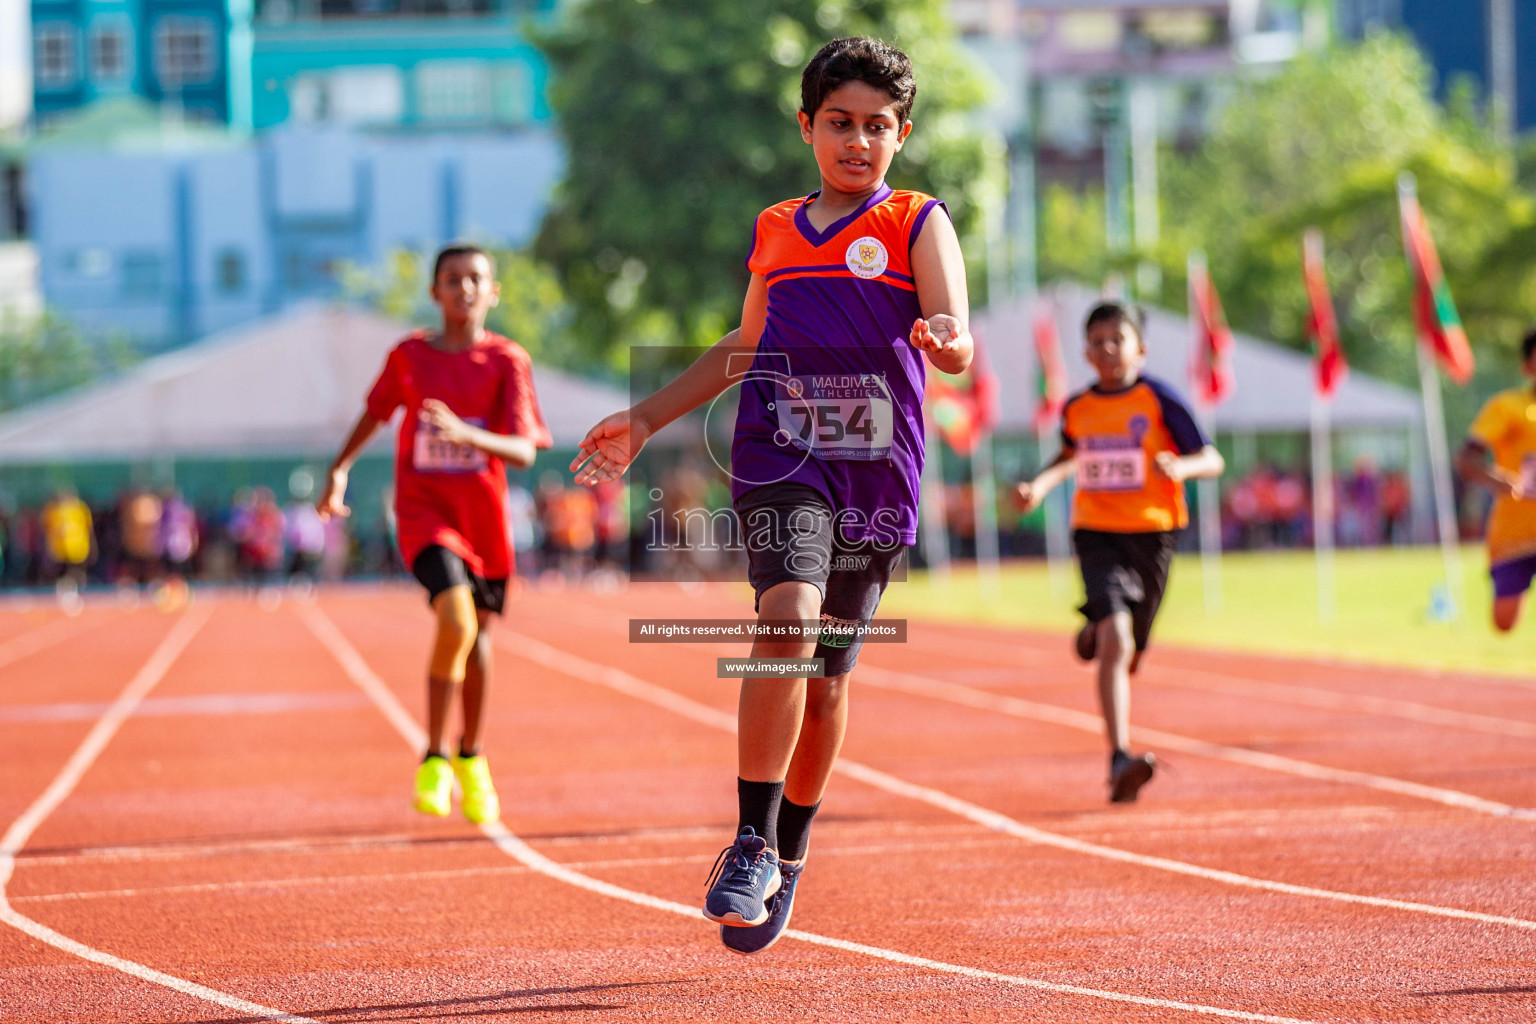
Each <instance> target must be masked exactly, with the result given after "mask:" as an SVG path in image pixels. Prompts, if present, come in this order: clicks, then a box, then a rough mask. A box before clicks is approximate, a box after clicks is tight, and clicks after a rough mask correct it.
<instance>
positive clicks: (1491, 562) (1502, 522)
mask: <svg viewBox="0 0 1536 1024" xmlns="http://www.w3.org/2000/svg"><path fill="white" fill-rule="evenodd" d="M1520 357H1521V362H1520V370H1521V372H1522V373H1523V374H1525V377H1526V380H1527V382H1528V383H1527V384H1526V386H1525V387H1521V388H1510V389H1509V390H1508V391H1501V392H1499V393H1498V394H1496V395H1494V396H1493V397H1492V398H1490V399H1488V401H1487V402H1486V403H1485V404H1484V405H1483V408H1482V411H1480V412H1479V413H1478V414H1477V419H1475V420H1473V421H1472V426H1471V428H1470V429H1469V430H1468V431H1467V439H1466V441H1465V442H1464V443H1463V444H1462V446H1461V450H1460V451H1459V452H1457V453H1456V471H1457V473H1459V474H1460V475H1461V478H1462V479H1463V480H1465V481H1466V482H1467V483H1470V484H1481V485H1482V486H1484V487H1486V488H1488V490H1490V491H1492V492H1493V511H1492V512H1491V513H1489V516H1488V573H1489V575H1490V576H1492V577H1493V625H1494V627H1495V628H1496V629H1498V630H1499V631H1500V632H1508V631H1509V630H1511V629H1513V628H1514V626H1515V622H1516V621H1517V620H1518V619H1519V618H1520V605H1521V602H1522V601H1524V599H1525V593H1526V591H1527V590H1529V589H1530V588H1531V579H1532V577H1533V576H1536V330H1532V331H1531V332H1530V333H1528V334H1527V335H1526V336H1525V340H1524V341H1522V342H1521V346H1520Z"/></svg>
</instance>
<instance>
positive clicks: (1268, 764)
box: [859, 665, 1536, 820]
mask: <svg viewBox="0 0 1536 1024" xmlns="http://www.w3.org/2000/svg"><path fill="white" fill-rule="evenodd" d="M859 682H861V683H863V684H865V685H866V686H876V687H879V688H880V689H882V690H892V691H896V692H900V693H907V694H911V695H913V696H916V697H927V698H930V699H934V700H942V701H948V702H949V703H951V704H963V705H965V706H966V707H972V708H980V709H982V710H985V711H994V712H997V713H999V714H1004V715H1009V716H1012V717H1014V718H1028V719H1032V720H1034V721H1037V722H1047V723H1050V724H1051V725H1062V726H1066V727H1067V728H1069V729H1078V730H1081V731H1083V732H1091V733H1093V734H1094V735H1096V736H1098V735H1102V734H1103V732H1104V720H1103V719H1102V718H1100V717H1099V716H1098V715H1092V714H1089V713H1087V712H1085V711H1074V710H1072V709H1071V708H1063V707H1058V706H1057V705H1055V704H1042V703H1040V702H1039V701H1033V700H1024V699H1022V698H1020V697H1008V696H1004V695H1002V694H996V693H989V692H987V691H985V690H977V689H975V688H973V687H969V686H961V685H960V684H959V683H949V682H945V681H944V680H942V679H930V678H928V677H927V676H918V675H913V674H912V673H910V672H893V671H892V670H890V669H887V668H878V667H876V666H874V665H861V666H859ZM1134 731H1135V733H1136V735H1137V736H1138V737H1139V738H1140V739H1142V740H1143V741H1144V742H1147V743H1152V744H1155V745H1157V746H1161V747H1166V748H1168V749H1169V750H1180V751H1183V752H1184V753H1186V754H1195V755H1198V756H1200V757H1210V758H1215V759H1216V760H1220V761H1229V762H1231V763H1233V764H1241V765H1245V766H1247V767H1249V768H1260V769H1263V770H1265V771H1272V772H1281V773H1283V774H1285V775H1296V776H1300V777H1301V778H1307V779H1319V780H1322V781H1324V782H1338V783H1343V784H1345V785H1350V786H1364V787H1367V788H1369V789H1377V790H1381V791H1382V792H1385V793H1395V794H1397V795H1399V796H1409V797H1414V798H1416V799H1419V800H1430V801H1433V802H1435V803H1437V804H1444V805H1446V806H1447V807H1459V808H1462V809H1464V810H1468V811H1477V812H1478V813H1480V814H1488V815H1492V816H1494V817H1496V818H1521V819H1527V820H1532V819H1536V810H1531V809H1529V808H1525V807H1515V806H1514V805H1512V804H1506V803H1501V802H1499V801H1497V800H1486V799H1484V798H1483V797H1480V796H1473V795H1472V794H1470V793H1463V792H1460V791H1459V790H1454V789H1442V788H1441V787H1439V786H1426V785H1424V784H1423V783H1419V782H1409V781H1407V780H1405V779H1395V778H1392V777H1390V776H1387V775H1375V774H1372V773H1370V772H1357V771H1350V770H1349V769H1346V768H1330V767H1329V766H1327V765H1321V764H1315V763H1313V762H1311V761H1300V760H1297V759H1296V758H1293V757H1281V756H1280V755H1278V754H1265V753H1261V752H1260V751H1257V750H1245V749H1244V748H1242V747H1229V746H1225V745H1223V744H1220V743H1210V742H1207V741H1205V740H1197V739H1193V738H1191V737H1188V736H1180V735H1178V734H1176V733H1171V732H1163V731H1162V730H1161V729H1148V728H1146V727H1144V726H1136V728H1135V730H1134Z"/></svg>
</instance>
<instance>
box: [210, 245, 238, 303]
mask: <svg viewBox="0 0 1536 1024" xmlns="http://www.w3.org/2000/svg"><path fill="white" fill-rule="evenodd" d="M214 279H215V281H216V282H217V284H218V288H219V291H220V292H222V293H223V294H225V295H234V294H235V293H237V292H243V291H245V254H244V253H242V252H241V251H240V250H239V249H221V250H219V255H218V258H217V259H215V260H214Z"/></svg>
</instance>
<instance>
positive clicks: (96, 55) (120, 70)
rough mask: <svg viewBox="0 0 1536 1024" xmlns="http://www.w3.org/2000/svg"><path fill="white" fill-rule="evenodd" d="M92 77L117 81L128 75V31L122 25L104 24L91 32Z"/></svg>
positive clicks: (105, 80) (99, 79) (102, 80)
mask: <svg viewBox="0 0 1536 1024" xmlns="http://www.w3.org/2000/svg"><path fill="white" fill-rule="evenodd" d="M91 77H92V78H94V79H96V81H98V82H116V81H120V80H122V79H124V78H127V77H128V32H127V30H126V29H125V28H124V27H123V26H121V25H102V26H98V27H97V28H95V29H94V30H93V31H92V32H91Z"/></svg>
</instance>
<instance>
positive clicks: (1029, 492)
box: [1013, 480, 1045, 515]
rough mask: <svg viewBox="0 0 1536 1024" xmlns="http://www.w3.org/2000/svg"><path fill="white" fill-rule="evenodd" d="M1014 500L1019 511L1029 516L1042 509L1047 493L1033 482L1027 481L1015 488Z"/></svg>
mask: <svg viewBox="0 0 1536 1024" xmlns="http://www.w3.org/2000/svg"><path fill="white" fill-rule="evenodd" d="M1013 500H1014V502H1015V503H1016V504H1017V505H1018V507H1019V511H1020V512H1023V513H1024V514H1026V515H1028V514H1029V513H1031V512H1033V511H1034V510H1035V509H1037V508H1039V507H1040V503H1041V502H1042V501H1044V500H1045V491H1043V490H1042V489H1040V488H1038V487H1036V486H1035V483H1034V481H1033V480H1026V481H1024V482H1023V483H1021V484H1017V485H1016V486H1015V487H1014V488H1013Z"/></svg>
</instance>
